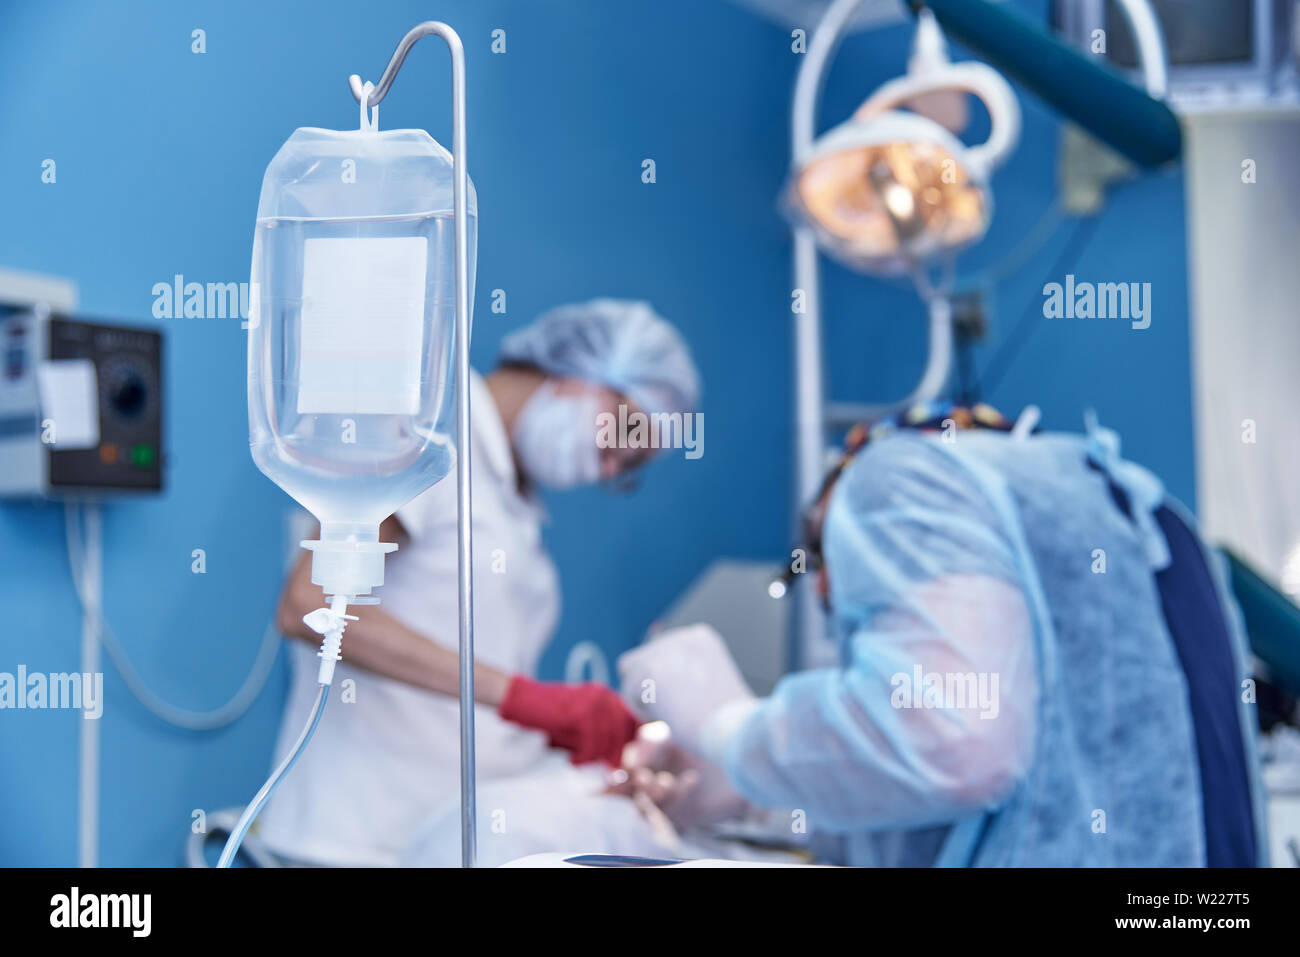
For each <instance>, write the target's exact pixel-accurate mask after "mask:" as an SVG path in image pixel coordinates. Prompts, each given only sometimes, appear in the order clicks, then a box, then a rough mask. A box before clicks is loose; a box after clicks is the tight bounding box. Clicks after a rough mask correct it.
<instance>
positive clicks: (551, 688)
mask: <svg viewBox="0 0 1300 957" xmlns="http://www.w3.org/2000/svg"><path fill="white" fill-rule="evenodd" d="M499 713H500V715H501V717H503V718H505V719H506V720H507V721H512V722H514V723H515V724H519V725H523V726H524V727H525V728H533V729H535V730H537V731H542V732H544V733H545V734H546V739H547V741H548V742H549V743H550V745H551V747H554V748H564V749H565V750H566V751H568V752H569V759H570V760H571V761H572V762H573V763H574V764H586V763H588V762H590V761H604V762H605V763H606V764H609V765H611V766H613V767H617V766H618V764H619V761H620V759H621V757H622V754H623V746H624V745H626V744H627V743H628V742H629V741H631V740H632V738H633V737H634V736H635V734H636V729H637V725H638V724H640V719H639V718H638V717H637V716H636V715H635V714H633V713H632V711H631V709H629V708H628V706H627V705H625V704H624V703H623V699H622V698H620V697H619V696H618V694H617V693H616V692H614V691H613V690H611V689H610V688H606V687H605V686H604V685H601V684H593V683H588V684H580V685H571V684H564V683H562V682H558V681H534V680H533V679H532V678H525V677H524V676H522V675H516V676H515V677H514V678H512V679H511V681H510V686H509V687H508V688H507V689H506V693H505V697H504V698H502V700H501V708H500V712H499Z"/></svg>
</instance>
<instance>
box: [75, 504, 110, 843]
mask: <svg viewBox="0 0 1300 957" xmlns="http://www.w3.org/2000/svg"><path fill="white" fill-rule="evenodd" d="M86 535H87V537H89V538H90V539H91V540H92V541H93V542H99V541H100V540H101V529H100V515H99V512H98V511H97V510H92V511H91V512H90V513H89V514H88V515H87V516H86ZM103 571H104V569H103V562H102V559H101V553H100V551H99V550H98V549H96V550H95V551H94V552H93V553H92V555H91V556H90V557H89V560H88V561H86V563H85V565H84V567H83V568H82V569H81V580H82V582H83V585H84V588H83V591H82V593H83V594H84V595H85V600H84V601H83V602H82V615H81V673H82V674H83V675H87V676H89V675H94V674H98V673H99V670H100V661H99V643H100V638H99V634H98V631H99V626H100V622H101V616H100V615H99V614H98V610H99V607H100V602H101V600H102V597H103V584H104V579H103ZM84 717H85V716H84V715H83V718H84ZM77 723H78V724H79V725H80V726H81V727H80V731H79V745H78V750H77V755H78V757H77V762H78V765H79V771H78V777H77V866H79V867H96V866H98V864H99V753H100V748H99V722H98V721H86V720H82V721H79V722H77Z"/></svg>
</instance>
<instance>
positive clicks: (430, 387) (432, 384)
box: [249, 213, 455, 528]
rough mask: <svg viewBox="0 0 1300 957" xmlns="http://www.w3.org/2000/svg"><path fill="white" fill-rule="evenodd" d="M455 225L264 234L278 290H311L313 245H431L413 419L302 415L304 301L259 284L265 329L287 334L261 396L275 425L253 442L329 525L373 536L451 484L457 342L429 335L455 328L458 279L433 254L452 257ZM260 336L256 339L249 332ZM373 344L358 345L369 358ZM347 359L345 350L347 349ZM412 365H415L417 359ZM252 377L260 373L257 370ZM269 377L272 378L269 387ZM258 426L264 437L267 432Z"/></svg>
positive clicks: (261, 241)
mask: <svg viewBox="0 0 1300 957" xmlns="http://www.w3.org/2000/svg"><path fill="white" fill-rule="evenodd" d="M452 228H453V220H452V218H451V215H450V214H449V213H448V214H443V215H432V216H423V217H415V218H404V219H391V220H388V219H386V220H382V221H374V220H369V221H368V220H353V221H310V222H308V221H302V220H268V221H265V222H259V223H258V224H257V234H256V238H255V240H254V249H255V251H256V253H257V254H258V255H260V256H261V257H262V265H263V267H264V270H265V273H264V275H265V277H266V280H269V289H270V290H276V289H281V290H295V289H296V290H301V289H303V266H304V256H303V255H302V250H303V249H304V248H305V243H306V241H307V240H308V239H309V238H310V239H316V238H326V239H360V240H364V239H370V238H392V237H423V238H425V239H427V240H428V249H429V259H428V261H427V263H426V268H427V270H428V273H427V275H428V284H427V288H428V295H427V297H426V299H425V302H424V308H425V309H426V310H428V312H429V313H430V315H429V316H427V317H422V319H423V320H424V321H422V322H421V323H420V324H419V327H418V328H419V330H420V331H421V334H420V335H419V340H418V348H419V350H420V351H419V353H418V367H417V375H418V377H419V378H418V385H419V387H420V389H419V395H421V396H424V397H425V398H424V400H423V401H422V402H420V403H418V404H417V406H416V408H415V409H413V410H411V409H408V408H401V409H400V410H398V408H397V407H396V406H390V407H388V408H389V410H388V411H372V412H367V411H364V409H365V408H366V407H365V406H364V405H361V406H356V407H353V408H350V409H348V408H337V409H335V410H333V411H325V410H321V411H309V410H311V409H312V408H313V406H311V405H308V406H306V407H305V410H304V411H301V412H300V411H299V408H300V405H299V395H298V391H299V388H300V384H301V378H300V377H301V373H302V366H303V354H304V351H305V349H304V347H305V345H306V344H305V343H304V342H303V336H302V330H303V324H302V322H303V317H302V313H303V305H302V296H301V293H300V294H299V295H298V296H285V297H276V298H272V297H271V296H267V295H263V294H264V293H265V292H267V284H266V283H265V282H263V283H259V290H258V292H259V298H260V306H261V307H263V308H260V309H259V313H258V317H257V319H258V322H259V324H260V323H263V322H266V321H267V319H269V318H271V317H272V314H273V313H274V314H275V315H274V318H275V319H276V320H278V324H279V325H280V327H281V329H282V330H283V334H282V335H281V336H279V337H277V338H278V341H273V342H270V343H268V345H269V346H270V349H269V350H268V353H267V356H266V359H267V360H268V362H267V363H266V367H265V369H264V370H259V372H261V373H262V375H259V378H262V379H263V381H262V382H261V383H260V388H262V389H265V390H269V391H270V393H271V397H270V407H271V408H273V409H274V410H275V417H276V421H269V418H270V416H268V421H267V422H265V423H254V425H253V427H252V429H251V430H250V434H249V444H250V446H251V449H252V454H253V459H254V461H255V462H256V463H257V465H258V467H259V468H260V469H261V470H262V471H263V472H264V473H265V474H266V475H267V477H269V478H270V479H271V480H272V481H274V482H275V483H276V484H277V485H279V486H280V487H281V488H283V489H284V490H285V491H286V492H288V493H289V494H290V495H292V496H293V497H294V498H295V499H297V500H298V502H299V503H301V504H302V505H303V507H305V508H306V509H307V510H308V511H310V512H311V513H312V514H314V515H315V516H316V517H317V518H319V519H320V520H321V521H322V522H326V523H329V524H331V525H334V524H338V525H358V526H363V527H368V528H373V527H375V526H377V525H378V523H379V522H381V521H383V520H384V519H385V518H387V517H388V516H389V515H391V514H392V513H393V512H394V511H395V510H396V509H397V508H399V507H400V506H402V505H403V504H405V503H406V502H407V501H409V500H410V499H411V498H413V497H414V496H415V495H416V494H418V493H419V492H421V491H422V490H423V489H425V488H427V487H428V486H429V485H432V484H433V483H434V482H436V481H438V480H439V479H441V478H442V477H443V476H445V475H447V474H448V473H449V472H450V471H451V470H452V468H453V467H454V464H455V450H454V443H453V440H454V431H449V430H448V424H449V423H450V422H451V421H452V419H451V416H452V415H453V414H454V413H453V412H452V409H451V408H450V407H448V408H444V406H449V404H452V403H454V396H455V389H454V383H453V381H452V378H451V377H452V373H453V367H452V364H451V361H450V358H451V357H450V349H451V345H452V343H451V339H450V337H435V336H429V335H423V334H422V331H423V330H424V329H427V328H432V329H434V330H438V329H447V328H451V327H452V325H453V322H454V318H455V277H454V272H453V270H452V269H448V268H446V265H445V264H443V263H441V262H438V261H437V260H436V259H435V258H434V256H433V252H434V251H435V250H438V249H449V248H451V231H452ZM250 331H251V332H252V334H257V332H258V330H250ZM368 344H369V343H368V341H367V339H366V338H365V337H362V338H361V339H360V340H359V341H357V342H355V343H353V347H354V348H355V352H356V354H357V355H359V356H364V355H365V353H366V351H367V346H368ZM340 345H341V346H343V347H344V348H345V349H346V346H347V344H346V343H340ZM413 358H414V357H413ZM250 375H252V370H251V369H250ZM263 376H264V377H263ZM259 425H260V427H259Z"/></svg>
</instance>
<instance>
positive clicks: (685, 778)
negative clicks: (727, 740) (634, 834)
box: [607, 721, 749, 828]
mask: <svg viewBox="0 0 1300 957" xmlns="http://www.w3.org/2000/svg"><path fill="white" fill-rule="evenodd" d="M607 790H608V791H609V793H611V794H622V795H624V796H626V797H630V798H632V799H633V800H635V801H637V803H638V804H642V805H644V803H645V802H649V803H650V804H651V805H653V807H655V808H657V809H658V810H659V811H662V812H663V814H665V815H666V816H667V818H668V820H670V821H671V822H672V824H673V825H674V826H676V827H678V828H691V827H701V826H705V825H708V824H714V823H717V822H719V821H725V820H728V819H731V818H736V817H741V816H743V815H744V814H745V812H746V811H747V810H748V808H749V804H748V802H746V801H745V799H744V798H742V797H741V796H740V795H739V794H738V793H737V792H736V791H735V789H733V788H732V787H731V785H730V783H728V781H727V777H726V775H725V774H724V773H723V771H722V769H721V768H718V767H716V766H714V765H711V764H708V763H706V762H704V761H702V760H700V759H699V758H696V757H694V756H693V755H692V754H691V753H690V752H688V751H687V750H686V749H684V748H682V747H680V746H679V745H677V744H676V743H674V741H673V740H672V732H671V731H670V730H669V728H668V725H666V724H665V723H664V722H662V721H652V722H650V723H649V724H643V725H642V726H641V727H640V728H638V729H637V733H636V737H635V738H633V740H632V741H631V742H630V743H628V745H627V746H626V747H625V748H624V749H623V761H622V767H620V768H619V769H618V770H616V771H614V772H612V773H611V774H610V780H609V786H608V789H607Z"/></svg>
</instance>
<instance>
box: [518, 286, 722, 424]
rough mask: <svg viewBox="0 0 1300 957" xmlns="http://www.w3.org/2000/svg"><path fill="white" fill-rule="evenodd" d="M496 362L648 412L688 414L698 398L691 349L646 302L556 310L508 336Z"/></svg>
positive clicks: (625, 301) (604, 303)
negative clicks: (609, 393) (573, 383)
mask: <svg viewBox="0 0 1300 957" xmlns="http://www.w3.org/2000/svg"><path fill="white" fill-rule="evenodd" d="M501 359H502V361H505V362H522V363H527V364H529V365H534V366H537V368H539V369H541V370H542V371H543V372H545V373H547V374H549V375H556V376H574V377H576V378H579V379H586V380H587V381H588V382H596V383H599V384H601V385H605V386H608V387H609V388H611V389H615V390H617V391H619V392H621V393H623V394H624V395H626V396H627V397H628V398H630V399H631V400H632V401H633V402H635V403H636V404H637V405H639V406H640V407H641V408H642V409H643V410H644V411H646V412H648V413H656V412H690V411H693V410H694V409H695V407H696V404H697V403H698V402H699V399H700V376H699V373H698V372H697V371H696V369H695V363H694V362H692V361H691V354H690V350H688V349H687V348H686V343H685V342H684V341H682V337H681V336H680V335H679V334H678V333H677V330H676V329H674V328H673V327H672V326H671V325H669V323H668V321H667V320H665V319H664V318H663V317H662V316H660V315H659V314H658V313H656V312H655V311H654V309H653V308H652V307H651V306H650V304H649V303H648V302H634V301H632V300H630V299H592V300H591V301H590V302H582V303H574V304H571V305H566V306H556V307H555V308H554V309H551V310H548V311H547V312H544V313H543V314H542V315H541V316H540V317H538V319H537V320H536V321H535V322H533V323H532V324H531V325H529V326H526V327H524V328H523V329H520V330H519V331H518V332H514V333H512V334H510V335H508V336H506V338H505V340H504V341H503V342H502V344H501Z"/></svg>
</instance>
